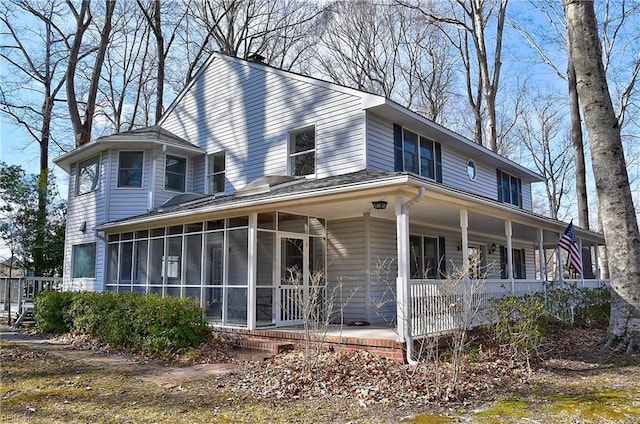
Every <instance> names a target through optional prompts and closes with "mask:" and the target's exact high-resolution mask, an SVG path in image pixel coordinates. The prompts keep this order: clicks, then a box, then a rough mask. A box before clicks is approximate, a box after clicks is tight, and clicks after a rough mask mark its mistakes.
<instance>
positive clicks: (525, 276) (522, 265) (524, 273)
mask: <svg viewBox="0 0 640 424" xmlns="http://www.w3.org/2000/svg"><path fill="white" fill-rule="evenodd" d="M518 182H520V179H519V178H518ZM520 250H521V252H520V254H521V255H522V264H521V265H520V266H521V267H522V277H521V278H522V279H523V280H525V279H526V278H527V262H526V261H525V256H524V249H520Z"/></svg>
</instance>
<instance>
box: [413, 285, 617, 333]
mask: <svg viewBox="0 0 640 424" xmlns="http://www.w3.org/2000/svg"><path fill="white" fill-rule="evenodd" d="M564 283H565V284H567V283H576V284H577V285H578V287H586V288H592V289H593V288H597V287H601V286H603V285H604V286H606V285H608V284H609V282H608V281H605V280H593V281H592V280H585V281H582V280H570V281H565V282H564ZM545 289H546V283H545V282H544V281H542V280H514V281H513V283H511V281H509V280H502V279H501V280H487V281H485V282H483V283H482V284H478V285H475V286H474V285H472V283H469V284H455V285H452V284H448V283H447V282H445V281H442V280H410V295H409V296H410V302H411V303H410V308H411V318H410V325H411V329H410V331H411V335H412V336H413V337H421V336H426V335H429V334H434V333H440V332H446V331H451V330H455V329H458V328H461V327H465V328H467V327H476V326H478V325H481V324H485V323H487V322H488V319H487V311H488V310H489V307H490V300H491V299H494V298H500V297H503V296H505V295H507V294H509V293H510V292H514V293H515V294H516V295H517V296H524V295H525V294H531V293H536V292H544V291H545Z"/></svg>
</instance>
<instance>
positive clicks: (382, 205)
mask: <svg viewBox="0 0 640 424" xmlns="http://www.w3.org/2000/svg"><path fill="white" fill-rule="evenodd" d="M371 204H372V205H373V209H377V210H382V209H387V201H386V200H376V201H375V202H371Z"/></svg>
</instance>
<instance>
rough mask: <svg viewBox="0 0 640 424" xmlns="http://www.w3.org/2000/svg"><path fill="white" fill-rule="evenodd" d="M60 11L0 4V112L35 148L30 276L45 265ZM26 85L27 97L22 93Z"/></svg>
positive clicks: (61, 40) (62, 47)
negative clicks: (0, 67) (0, 65)
mask: <svg viewBox="0 0 640 424" xmlns="http://www.w3.org/2000/svg"><path fill="white" fill-rule="evenodd" d="M61 9H62V8H61V2H55V1H54V2H39V3H36V2H27V1H22V0H13V1H11V2H7V3H2V5H0V22H2V24H3V26H4V27H5V28H6V33H5V34H4V35H6V37H3V43H2V45H0V58H2V59H3V61H4V62H5V63H6V66H7V68H6V70H5V72H4V73H3V74H2V75H1V76H0V81H1V82H2V85H1V87H0V111H1V112H2V114H3V115H5V116H7V117H8V118H9V119H11V120H12V121H13V122H15V123H16V124H18V125H20V126H21V127H22V128H24V130H25V131H26V133H27V134H29V136H30V137H31V139H32V140H33V141H35V142H36V143H38V145H39V150H40V158H39V159H40V167H39V170H40V172H39V176H38V212H37V214H36V216H35V219H36V221H37V222H38V223H39V225H37V226H36V227H35V228H36V243H35V246H36V248H35V249H34V257H33V261H34V272H35V273H36V275H43V274H42V273H43V271H44V268H45V234H44V232H45V222H46V219H47V190H48V188H49V187H48V186H49V149H50V144H51V142H52V141H53V142H54V143H56V142H55V139H54V138H53V136H52V125H53V121H54V118H55V116H54V106H55V103H56V100H59V99H56V96H57V95H58V93H59V92H60V90H61V89H62V87H63V85H64V81H65V76H64V71H63V70H62V68H63V67H64V66H65V63H66V56H67V52H68V47H69V45H68V43H67V36H68V34H67V33H66V32H65V28H64V26H63V22H64V19H63V11H62V10H61ZM25 22H29V24H25ZM27 87H28V89H29V91H30V94H29V95H25V93H24V91H25V88H27ZM56 144H57V143H56ZM58 147H61V146H60V145H58Z"/></svg>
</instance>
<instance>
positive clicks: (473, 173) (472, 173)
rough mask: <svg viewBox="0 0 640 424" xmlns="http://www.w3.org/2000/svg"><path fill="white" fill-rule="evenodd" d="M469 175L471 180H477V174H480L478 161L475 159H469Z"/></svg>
mask: <svg viewBox="0 0 640 424" xmlns="http://www.w3.org/2000/svg"><path fill="white" fill-rule="evenodd" d="M467 175H468V176H469V179H470V180H471V181H475V179H476V176H477V175H478V170H477V168H476V163H475V162H474V161H473V159H469V160H468V161H467Z"/></svg>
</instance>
